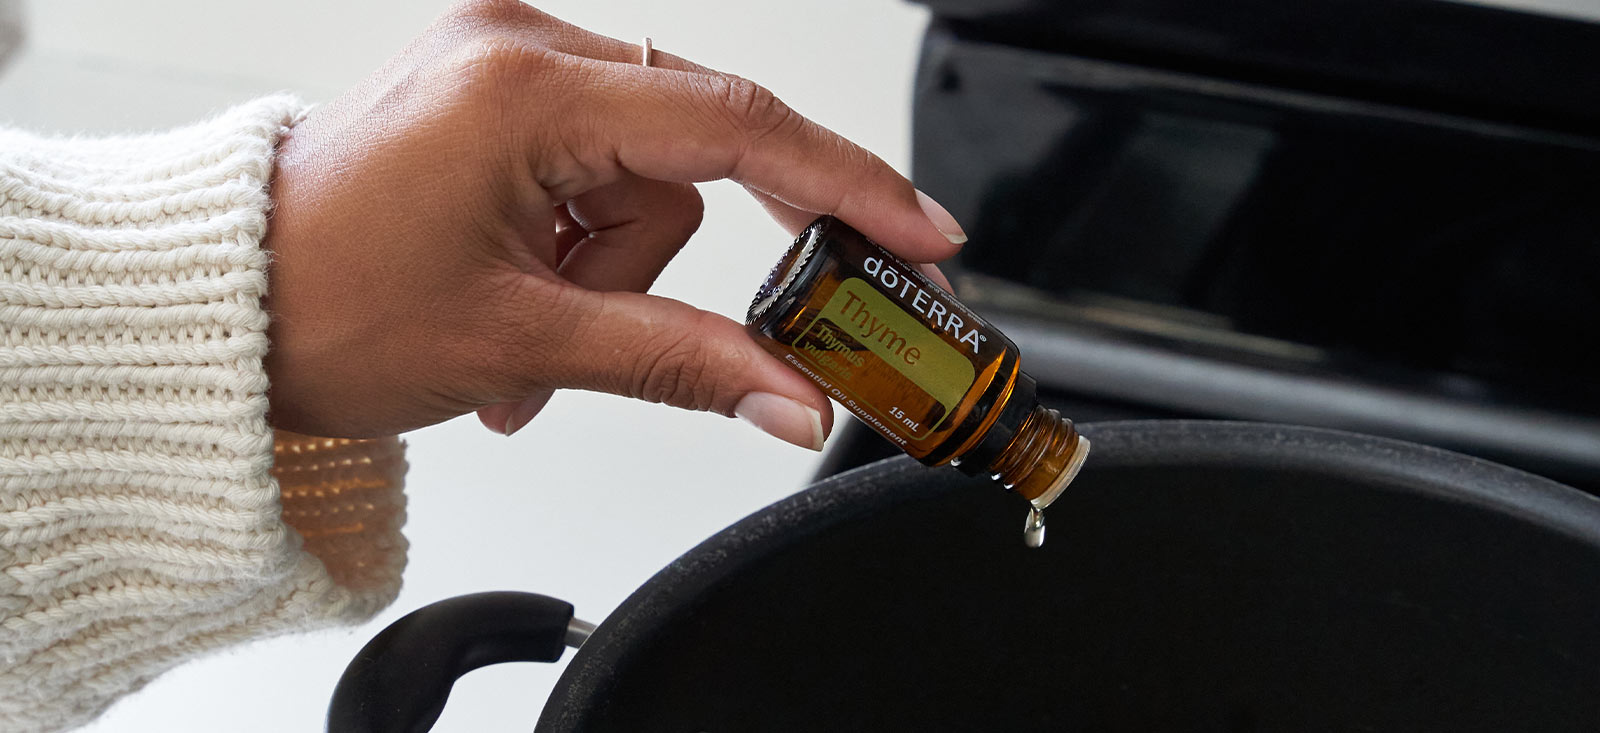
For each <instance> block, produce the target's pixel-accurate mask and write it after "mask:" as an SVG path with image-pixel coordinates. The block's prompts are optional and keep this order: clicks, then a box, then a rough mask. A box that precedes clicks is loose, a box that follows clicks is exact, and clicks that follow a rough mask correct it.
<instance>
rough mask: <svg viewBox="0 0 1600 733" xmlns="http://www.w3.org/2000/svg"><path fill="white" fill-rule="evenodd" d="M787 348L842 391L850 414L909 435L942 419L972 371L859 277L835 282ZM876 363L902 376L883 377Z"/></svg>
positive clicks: (964, 360)
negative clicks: (868, 416) (847, 398)
mask: <svg viewBox="0 0 1600 733" xmlns="http://www.w3.org/2000/svg"><path fill="white" fill-rule="evenodd" d="M793 346H795V347H796V351H797V352H798V353H799V354H800V355H802V356H804V357H805V358H806V360H807V361H808V362H810V363H811V364H812V365H814V366H816V367H818V369H819V370H820V371H822V372H825V373H826V374H827V375H828V377H829V378H831V380H832V381H833V382H835V383H836V384H837V386H838V387H840V388H842V389H843V390H844V391H845V392H847V393H849V396H850V397H852V398H853V399H852V400H850V403H848V404H849V405H850V406H851V407H852V409H854V410H856V411H857V412H858V414H859V413H860V412H861V411H862V410H863V409H865V410H866V411H868V412H870V413H873V414H874V415H876V416H877V417H878V418H879V420H869V422H872V423H877V426H878V427H879V428H880V429H884V430H892V431H894V432H898V433H902V434H904V435H906V436H907V437H910V438H913V439H915V438H920V437H923V436H925V435H927V434H928V433H929V432H930V431H932V430H933V429H934V428H935V427H937V426H938V425H939V424H940V423H942V422H943V420H944V418H945V417H946V416H948V415H949V414H950V412H951V411H952V410H953V409H954V408H955V406H956V404H957V403H958V402H960V401H961V398H962V397H963V396H964V395H966V393H967V390H968V389H971V387H972V382H973V379H974V378H975V377H976V371H975V370H974V369H973V366H972V362H971V360H969V359H968V358H967V357H966V356H964V355H962V353H961V352H960V351H957V350H956V349H955V347H953V346H951V345H950V344H949V343H948V342H946V341H945V340H944V339H942V338H940V337H939V335H938V334H936V333H934V332H932V331H930V330H929V329H928V327H927V326H926V325H924V324H923V323H922V322H921V321H919V320H918V319H916V318H914V317H913V316H911V315H910V314H908V313H906V312H905V311H904V310H903V309H901V308H900V306H898V305H896V304H895V303H894V302H893V301H891V300H889V299H888V298H887V297H884V295H883V294H882V293H879V292H878V290H877V289H876V288H874V287H873V286H872V285H871V284H869V283H867V282H866V281H863V280H861V279H859V278H850V279H848V280H845V281H844V282H842V283H840V284H839V287H838V289H837V290H835V291H834V294H833V297H832V298H830V299H829V300H828V303H827V305H826V306H824V307H823V309H822V312H821V313H819V314H818V315H817V318H816V320H814V321H813V322H812V323H811V325H810V326H808V327H807V328H806V330H805V331H804V332H802V335H801V336H800V337H799V338H798V339H796V341H795V343H794V344H793ZM873 362H881V365H880V364H874V363H873ZM884 366H887V367H889V368H891V369H893V370H894V371H895V372H898V373H899V375H900V376H901V377H903V378H904V381H901V380H900V379H885V378H884V377H883V372H882V370H883V368H884ZM867 374H877V375H878V376H876V377H868V378H862V377H863V375H867ZM880 420H881V422H880Z"/></svg>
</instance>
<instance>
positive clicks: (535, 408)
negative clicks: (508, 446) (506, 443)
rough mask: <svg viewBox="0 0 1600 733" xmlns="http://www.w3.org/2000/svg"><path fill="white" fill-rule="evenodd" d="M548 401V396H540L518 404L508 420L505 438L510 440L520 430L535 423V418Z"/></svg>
mask: <svg viewBox="0 0 1600 733" xmlns="http://www.w3.org/2000/svg"><path fill="white" fill-rule="evenodd" d="M548 399H549V397H548V396H538V397H530V398H528V399H526V400H523V401H521V402H518V403H517V406H516V407H514V408H512V410H511V416H510V417H508V418H506V432H505V436H506V437H508V438H509V437H511V435H512V434H514V433H516V432H517V431H518V430H521V429H523V428H525V427H527V426H528V423H530V422H533V418H534V417H537V416H538V414H539V411H540V410H542V409H544V403H545V402H546V401H547V400H548Z"/></svg>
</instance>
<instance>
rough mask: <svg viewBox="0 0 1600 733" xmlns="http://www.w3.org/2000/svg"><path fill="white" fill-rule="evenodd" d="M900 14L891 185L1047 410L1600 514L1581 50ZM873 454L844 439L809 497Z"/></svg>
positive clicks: (1508, 17)
mask: <svg viewBox="0 0 1600 733" xmlns="http://www.w3.org/2000/svg"><path fill="white" fill-rule="evenodd" d="M925 4H927V5H928V6H930V7H931V8H932V9H933V11H934V14H935V16H934V20H933V23H932V24H931V26H930V28H929V30H928V33H927V37H926V40H925V43H924V48H923V53H922V61H921V68H920V71H919V76H918V80H917V85H916V99H915V134H914V167H913V173H914V178H915V179H916V180H917V183H918V185H919V187H921V188H922V189H923V190H925V191H927V192H928V193H930V194H931V195H932V196H933V197H934V198H935V199H937V200H939V201H940V202H941V203H943V204H944V205H945V206H946V207H947V208H949V209H950V211H951V212H952V213H953V214H955V216H956V217H957V218H958V219H959V220H960V221H961V222H962V223H963V224H964V225H965V227H966V229H967V232H968V234H969V236H970V239H971V243H970V245H969V246H968V247H967V248H966V249H965V250H964V251H963V252H962V253H961V255H959V256H958V258H957V259H956V260H955V261H954V262H953V263H952V264H951V265H949V266H947V272H948V274H950V275H951V276H952V279H953V281H954V282H955V283H956V286H957V290H958V291H959V294H960V295H961V297H962V299H963V300H964V301H965V302H967V303H968V304H969V305H971V306H972V307H973V308H974V309H975V310H977V311H978V312H980V313H983V314H985V315H986V316H989V317H992V319H993V320H994V321H995V322H996V323H997V324H998V325H1000V326H1001V328H1002V329H1003V330H1004V331H1005V332H1006V333H1007V335H1009V336H1011V337H1012V338H1013V340H1015V341H1016V342H1017V343H1018V344H1019V346H1021V348H1022V352H1023V368H1024V369H1025V370H1027V371H1029V372H1030V373H1031V374H1033V375H1034V376H1035V377H1036V378H1038V379H1039V381H1040V385H1041V389H1042V390H1044V391H1045V397H1046V402H1048V403H1051V404H1052V405H1053V406H1055V407H1058V408H1060V409H1061V410H1062V412H1063V414H1066V415H1068V416H1071V417H1073V418H1074V419H1077V420H1080V421H1083V420H1104V419H1122V418H1139V417H1145V418H1153V417H1205V418H1228V419H1248V420H1260V421H1272V422H1281V423H1293V424H1303V425H1316V426H1323V427H1331V428H1339V429H1345V430H1353V431H1357V432H1363V433H1370V434H1375V435H1385V436H1390V437H1396V438H1402V439H1406V440H1411V441H1417V442H1422V443H1427V444H1431V445H1436V446H1441V447H1445V448H1450V449H1453V450H1458V451H1462V452H1466V453H1469V454H1472V455H1477V456H1481V457H1485V458H1489V459H1492V460H1496V461H1500V462H1503V463H1506V464H1509V465H1513V466H1517V467H1520V468H1524V469H1527V470H1530V471H1533V472H1536V473H1540V474H1543V475H1547V476H1550V477H1552V478H1556V479H1558V480H1561V481H1564V482H1567V483H1569V484H1572V485H1574V486H1579V487H1582V488H1584V489H1586V490H1589V491H1591V492H1594V491H1600V380H1597V379H1596V377H1595V375H1597V374H1600V348H1596V347H1595V346H1594V345H1593V344H1592V343H1590V342H1591V341H1593V340H1594V337H1595V335H1596V334H1600V74H1597V73H1594V71H1593V67H1594V59H1596V58H1600V25H1596V24H1594V23H1588V22H1584V21H1581V20H1578V19H1574V18H1558V17H1554V16H1544V15H1536V14H1532V13H1528V12H1519V11H1512V10H1505V9H1498V8H1491V7H1484V6H1478V5H1468V4H1463V3H1456V2H1444V1H1441V0H1388V1H1386V2H1383V3H1373V2H1369V1H1368V0H1306V1H1303V2H1280V1H1278V0H1235V1H1233V2H1229V3H1195V2H1187V1H1185V0H1075V1H1074V2H1053V1H1046V0H1012V1H1010V2H993V1H992V0H991V1H989V2H980V1H978V0H925ZM1593 12H1594V15H1595V18H1596V20H1600V6H1597V7H1596V8H1594V11H1593ZM893 452H894V451H893V449H892V448H891V447H889V446H888V445H887V444H885V443H883V442H882V441H880V440H879V439H877V438H876V437H875V436H874V435H873V434H872V433H871V432H870V431H868V430H866V429H864V428H863V427H862V426H860V425H856V424H854V421H849V424H848V425H846V426H845V427H844V428H843V430H842V431H841V435H840V436H839V437H838V438H837V439H836V440H835V445H834V448H833V450H832V452H831V454H830V456H829V459H828V462H827V463H826V465H825V466H824V469H823V471H822V475H828V474H831V473H833V472H836V471H838V470H841V469H842V468H846V467H850V466H854V465H860V464H862V463H865V462H867V461H869V460H873V459H876V458H879V457H883V456H887V455H892V454H893Z"/></svg>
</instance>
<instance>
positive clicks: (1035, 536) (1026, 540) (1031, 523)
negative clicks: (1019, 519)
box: [1022, 506, 1044, 547]
mask: <svg viewBox="0 0 1600 733" xmlns="http://www.w3.org/2000/svg"><path fill="white" fill-rule="evenodd" d="M1022 542H1023V544H1025V545H1027V546H1029V547H1040V546H1043V545H1044V511H1043V510H1041V509H1039V507H1036V506H1030V507H1028V520H1027V522H1026V523H1024V524H1023V525H1022Z"/></svg>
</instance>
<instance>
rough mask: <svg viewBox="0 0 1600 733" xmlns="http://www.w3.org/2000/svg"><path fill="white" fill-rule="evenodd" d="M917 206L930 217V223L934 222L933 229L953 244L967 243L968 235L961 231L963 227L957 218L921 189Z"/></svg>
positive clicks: (918, 192) (918, 193)
mask: <svg viewBox="0 0 1600 733" xmlns="http://www.w3.org/2000/svg"><path fill="white" fill-rule="evenodd" d="M917 205H918V206H921V207H922V213H923V215H925V216H927V217H928V221H930V222H933V228H934V229H938V230H939V233H940V234H943V235H944V238H945V239H948V240H950V243H951V244H966V243H967V233H966V232H964V231H961V225H960V224H957V223H956V218H955V217H953V216H951V215H950V212H948V211H945V210H944V207H943V206H940V205H939V202H938V201H934V200H933V197H931V196H929V195H928V194H925V193H923V192H922V191H921V190H920V189H919V190H918V191H917Z"/></svg>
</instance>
